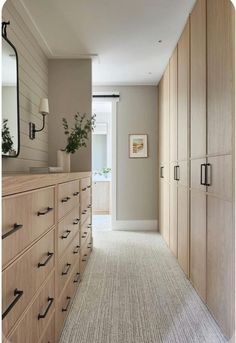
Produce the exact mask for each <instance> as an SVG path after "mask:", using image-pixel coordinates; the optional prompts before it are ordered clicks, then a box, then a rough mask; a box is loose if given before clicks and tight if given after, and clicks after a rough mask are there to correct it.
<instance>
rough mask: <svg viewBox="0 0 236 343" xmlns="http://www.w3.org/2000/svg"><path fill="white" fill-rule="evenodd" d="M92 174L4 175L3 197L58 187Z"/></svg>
mask: <svg viewBox="0 0 236 343" xmlns="http://www.w3.org/2000/svg"><path fill="white" fill-rule="evenodd" d="M91 175H92V173H91V172H80V173H79V172H75V173H48V174H20V173H19V174H13V173H12V174H10V173H9V174H3V177H2V195H3V196H5V195H10V194H16V193H21V192H26V191H29V190H32V189H37V188H42V187H47V186H52V185H56V184H58V183H63V182H68V181H73V180H77V179H83V178H86V177H91Z"/></svg>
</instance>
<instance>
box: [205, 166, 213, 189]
mask: <svg viewBox="0 0 236 343" xmlns="http://www.w3.org/2000/svg"><path fill="white" fill-rule="evenodd" d="M211 179H212V168H211V164H210V163H207V164H206V186H208V187H209V186H211Z"/></svg>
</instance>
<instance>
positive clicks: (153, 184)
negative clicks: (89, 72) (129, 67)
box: [93, 86, 158, 220]
mask: <svg viewBox="0 0 236 343" xmlns="http://www.w3.org/2000/svg"><path fill="white" fill-rule="evenodd" d="M93 90H94V91H119V92H120V101H119V103H118V113H117V219H118V220H156V219H157V191H156V190H157V139H158V137H157V132H158V131H157V87H153V86H131V87H128V86H122V87H121V86H120V87H94V89H93ZM129 133H147V134H148V142H149V157H148V158H147V159H129V157H128V153H129V147H128V135H129Z"/></svg>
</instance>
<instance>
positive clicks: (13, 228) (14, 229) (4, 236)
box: [2, 223, 23, 239]
mask: <svg viewBox="0 0 236 343" xmlns="http://www.w3.org/2000/svg"><path fill="white" fill-rule="evenodd" d="M22 227H23V225H22V224H17V223H15V224H14V225H13V227H12V229H11V230H10V231H7V232H6V233H4V234H3V235H2V239H4V238H7V237H8V236H10V235H12V234H13V233H14V232H16V231H18V230H19V229H21V228H22Z"/></svg>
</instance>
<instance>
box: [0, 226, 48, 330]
mask: <svg viewBox="0 0 236 343" xmlns="http://www.w3.org/2000/svg"><path fill="white" fill-rule="evenodd" d="M53 267H54V230H52V231H50V232H48V233H47V234H46V235H45V236H44V237H43V238H41V239H40V240H39V241H38V242H37V243H36V244H34V245H33V246H32V247H31V248H30V249H29V250H28V251H27V252H26V253H24V254H23V255H22V256H21V257H20V258H19V259H18V260H17V261H16V262H14V263H13V264H12V265H10V266H9V267H8V268H6V269H5V270H4V271H3V273H2V293H3V294H2V309H3V318H4V319H3V333H4V335H5V336H7V334H8V333H9V331H10V330H11V328H12V326H13V324H14V323H15V322H16V321H17V320H18V318H19V317H20V316H21V314H22V312H23V311H24V310H25V308H26V306H27V305H28V304H29V302H30V300H31V299H32V296H33V295H34V294H35V293H36V291H37V290H38V288H39V287H40V285H41V284H42V283H43V281H44V280H45V279H46V277H47V276H48V275H49V273H50V271H51V270H52V268H53Z"/></svg>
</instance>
